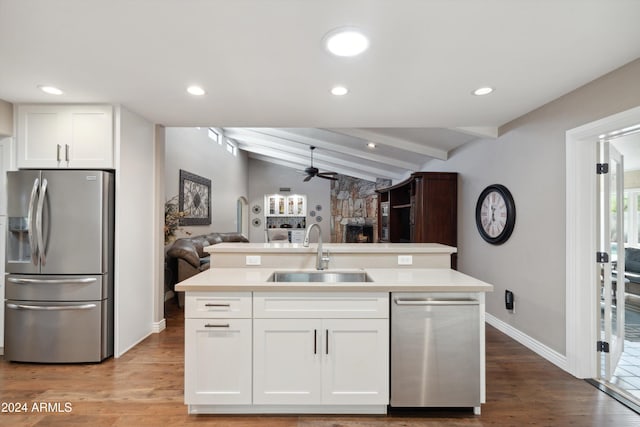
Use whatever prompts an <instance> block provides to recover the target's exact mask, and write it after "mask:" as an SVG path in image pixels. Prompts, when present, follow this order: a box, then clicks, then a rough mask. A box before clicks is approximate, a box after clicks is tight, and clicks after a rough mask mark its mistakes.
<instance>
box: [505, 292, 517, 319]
mask: <svg viewBox="0 0 640 427" xmlns="http://www.w3.org/2000/svg"><path fill="white" fill-rule="evenodd" d="M504 306H505V308H506V309H507V310H508V311H510V312H512V313H514V312H515V297H514V295H513V292H512V291H510V290H508V289H507V290H505V291H504Z"/></svg>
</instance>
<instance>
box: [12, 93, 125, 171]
mask: <svg viewBox="0 0 640 427" xmlns="http://www.w3.org/2000/svg"><path fill="white" fill-rule="evenodd" d="M16 145H17V166H18V168H74V169H79V168H86V169H112V168H113V167H114V161H113V159H114V153H113V148H114V143H113V107H112V106H111V105H18V107H17V144H16Z"/></svg>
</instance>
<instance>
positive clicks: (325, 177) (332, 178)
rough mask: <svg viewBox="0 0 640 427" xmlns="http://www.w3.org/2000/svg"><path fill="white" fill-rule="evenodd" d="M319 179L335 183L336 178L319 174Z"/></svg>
mask: <svg viewBox="0 0 640 427" xmlns="http://www.w3.org/2000/svg"><path fill="white" fill-rule="evenodd" d="M318 177H319V178H324V179H330V180H332V181H337V180H338V178H336V177H335V176H329V175H323V174H321V173H319V174H318Z"/></svg>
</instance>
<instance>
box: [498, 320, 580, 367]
mask: <svg viewBox="0 0 640 427" xmlns="http://www.w3.org/2000/svg"><path fill="white" fill-rule="evenodd" d="M485 320H486V322H487V323H488V324H489V325H491V326H493V327H494V328H496V329H497V330H499V331H500V332H502V333H503V334H505V335H507V336H509V337H511V338H513V339H514V340H516V341H517V342H519V343H520V344H522V345H523V346H525V347H527V348H528V349H529V350H531V351H533V352H534V353H536V354H537V355H539V356H541V357H544V358H545V359H547V360H548V361H549V362H551V363H553V364H554V365H556V366H557V367H558V368H560V369H562V370H563V371H565V372H569V370H568V368H567V366H568V365H567V357H566V356H564V355H562V354H560V353H558V352H557V351H555V350H553V349H552V348H549V347H547V346H546V345H544V344H542V343H541V342H540V341H537V340H535V339H533V338H531V337H530V336H529V335H527V334H525V333H523V332H522V331H520V330H518V329H516V328H514V327H513V326H511V325H509V324H508V323H505V322H503V321H502V320H500V319H498V318H497V317H495V316H492V315H491V314H489V313H485Z"/></svg>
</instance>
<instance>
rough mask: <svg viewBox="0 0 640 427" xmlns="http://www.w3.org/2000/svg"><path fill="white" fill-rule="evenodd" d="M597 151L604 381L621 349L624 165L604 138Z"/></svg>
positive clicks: (601, 371)
mask: <svg viewBox="0 0 640 427" xmlns="http://www.w3.org/2000/svg"><path fill="white" fill-rule="evenodd" d="M598 154H599V159H600V160H599V166H598V172H599V175H598V248H599V249H598V252H599V253H598V260H597V261H598V262H597V269H598V275H597V277H599V281H600V285H599V286H598V298H597V301H598V307H597V313H598V325H599V341H598V346H597V347H598V350H599V351H600V355H599V356H598V372H599V376H600V377H601V378H602V379H605V380H607V381H608V380H610V379H611V377H612V376H613V373H614V372H615V370H616V366H617V365H618V361H619V360H620V356H621V355H622V352H623V351H624V322H625V319H624V288H625V284H624V282H625V278H624V240H625V239H624V232H625V230H624V165H623V158H622V156H621V155H620V153H619V152H618V150H616V149H615V147H613V146H612V145H611V144H610V142H609V141H608V140H600V141H599V146H598Z"/></svg>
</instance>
